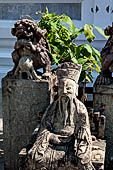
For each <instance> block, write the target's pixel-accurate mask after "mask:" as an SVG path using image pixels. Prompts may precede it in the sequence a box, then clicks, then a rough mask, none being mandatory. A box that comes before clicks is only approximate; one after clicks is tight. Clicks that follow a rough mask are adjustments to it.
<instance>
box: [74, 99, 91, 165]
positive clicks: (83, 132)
mask: <svg viewBox="0 0 113 170" xmlns="http://www.w3.org/2000/svg"><path fill="white" fill-rule="evenodd" d="M76 107H77V113H76V114H77V115H76V125H75V148H76V154H77V157H78V158H80V159H81V162H82V163H83V164H85V163H88V162H89V161H90V160H91V149H92V148H91V147H92V140H91V133H90V125H89V117H88V112H87V109H86V107H85V106H84V104H83V103H81V102H80V101H79V100H78V101H77V105H76Z"/></svg>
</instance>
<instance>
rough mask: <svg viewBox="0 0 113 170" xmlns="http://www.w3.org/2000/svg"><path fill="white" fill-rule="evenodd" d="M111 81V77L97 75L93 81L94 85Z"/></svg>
mask: <svg viewBox="0 0 113 170" xmlns="http://www.w3.org/2000/svg"><path fill="white" fill-rule="evenodd" d="M111 82H112V78H111V77H107V76H104V75H99V76H98V77H97V79H96V81H95V85H109V84H110V83H111Z"/></svg>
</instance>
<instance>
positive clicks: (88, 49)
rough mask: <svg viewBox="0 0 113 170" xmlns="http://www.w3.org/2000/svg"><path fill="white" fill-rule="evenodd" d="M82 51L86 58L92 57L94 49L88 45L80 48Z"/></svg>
mask: <svg viewBox="0 0 113 170" xmlns="http://www.w3.org/2000/svg"><path fill="white" fill-rule="evenodd" d="M78 47H79V48H80V49H81V52H82V54H83V55H84V56H91V55H92V48H91V46H90V45H88V44H82V45H80V46H78Z"/></svg>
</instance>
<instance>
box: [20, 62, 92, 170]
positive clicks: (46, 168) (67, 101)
mask: <svg viewBox="0 0 113 170" xmlns="http://www.w3.org/2000/svg"><path fill="white" fill-rule="evenodd" d="M81 69H82V67H81V65H79V64H75V63H70V62H67V63H63V64H61V65H60V66H59V67H58V69H57V71H56V74H57V77H58V99H57V100H56V101H54V102H53V103H52V104H51V105H50V106H49V107H48V108H47V110H46V111H45V113H44V115H43V118H42V121H41V125H40V128H39V130H38V132H37V136H36V140H35V142H33V144H32V146H31V147H29V149H28V148H27V149H26V157H25V159H24V163H23V165H22V164H21V166H20V170H56V169H57V170H67V169H68V170H94V169H95V168H94V167H93V165H92V162H91V156H92V139H91V133H90V125H89V118H88V113H87V110H86V107H85V106H84V104H83V103H81V102H80V101H79V100H78V99H77V97H76V96H77V94H78V84H77V83H78V80H79V76H80V73H81Z"/></svg>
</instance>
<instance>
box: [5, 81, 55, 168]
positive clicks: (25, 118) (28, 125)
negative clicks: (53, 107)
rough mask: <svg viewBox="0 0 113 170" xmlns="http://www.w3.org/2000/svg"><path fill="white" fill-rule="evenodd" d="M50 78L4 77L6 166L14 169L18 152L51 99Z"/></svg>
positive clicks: (26, 141) (27, 139)
mask: <svg viewBox="0 0 113 170" xmlns="http://www.w3.org/2000/svg"><path fill="white" fill-rule="evenodd" d="M51 85H52V83H50V81H46V80H44V81H41V82H40V81H32V80H11V79H6V78H3V80H2V90H3V94H2V95H3V100H2V101H3V105H2V107H3V123H4V153H5V168H6V169H7V170H17V161H18V153H19V152H20V150H21V149H22V148H23V146H25V145H26V143H28V141H29V139H30V136H31V134H32V131H33V130H34V129H35V128H36V126H37V124H39V123H40V120H41V117H42V115H43V112H44V111H45V108H46V107H47V106H48V105H49V104H50V103H51V102H52V96H53V95H52V87H51Z"/></svg>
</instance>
